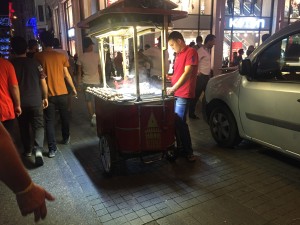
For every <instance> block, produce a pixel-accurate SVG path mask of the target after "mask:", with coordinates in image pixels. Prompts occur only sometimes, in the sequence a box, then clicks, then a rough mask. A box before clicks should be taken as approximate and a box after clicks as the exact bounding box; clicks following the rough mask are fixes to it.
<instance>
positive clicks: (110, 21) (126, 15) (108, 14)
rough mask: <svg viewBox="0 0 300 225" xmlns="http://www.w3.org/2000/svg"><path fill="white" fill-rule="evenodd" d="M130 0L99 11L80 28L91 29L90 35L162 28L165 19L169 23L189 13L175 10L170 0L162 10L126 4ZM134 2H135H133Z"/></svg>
mask: <svg viewBox="0 0 300 225" xmlns="http://www.w3.org/2000/svg"><path fill="white" fill-rule="evenodd" d="M127 1H128V0H119V1H118V2H116V3H114V4H112V5H111V6H109V7H107V8H105V9H103V10H100V11H98V12H97V13H95V14H93V15H91V16H90V17H88V18H86V19H85V20H83V21H81V22H79V23H78V24H77V26H78V27H79V28H86V29H89V33H90V34H93V33H98V34H99V33H105V32H108V31H112V30H117V29H120V28H123V27H129V26H134V25H136V26H146V27H151V26H152V27H153V26H161V25H162V24H163V22H164V17H165V16H167V17H168V22H169V23H170V22H171V21H174V20H178V19H182V18H185V17H187V15H188V14H187V12H185V11H180V10H173V8H176V7H177V5H176V4H175V3H173V2H171V1H169V0H164V1H163V7H162V8H142V7H139V6H136V5H134V4H132V2H131V1H132V0H131V1H129V2H131V3H130V4H128V3H126V2H127ZM133 2H134V1H133Z"/></svg>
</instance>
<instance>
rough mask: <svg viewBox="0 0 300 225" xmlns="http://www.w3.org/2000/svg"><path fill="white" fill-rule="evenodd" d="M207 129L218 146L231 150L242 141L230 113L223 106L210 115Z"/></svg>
mask: <svg viewBox="0 0 300 225" xmlns="http://www.w3.org/2000/svg"><path fill="white" fill-rule="evenodd" d="M209 127H210V131H211V134H212V136H213V138H214V139H215V141H216V142H217V143H218V145H219V146H221V147H225V148H233V147H234V146H236V145H238V144H239V143H240V142H241V141H242V139H241V137H240V135H239V131H238V127H237V124H236V121H235V118H234V116H233V114H232V112H231V111H230V110H229V109H228V108H227V107H226V106H224V105H218V106H216V107H215V108H214V109H213V110H212V113H211V114H210V117H209Z"/></svg>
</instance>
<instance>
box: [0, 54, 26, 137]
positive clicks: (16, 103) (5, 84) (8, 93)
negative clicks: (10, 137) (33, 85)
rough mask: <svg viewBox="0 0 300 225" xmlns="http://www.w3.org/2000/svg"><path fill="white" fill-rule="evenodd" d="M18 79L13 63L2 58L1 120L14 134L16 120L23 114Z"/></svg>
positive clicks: (0, 80) (0, 72)
mask: <svg viewBox="0 0 300 225" xmlns="http://www.w3.org/2000/svg"><path fill="white" fill-rule="evenodd" d="M21 113H22V110H21V101H20V91H19V86H18V80H17V76H16V73H15V69H14V67H13V65H12V64H11V63H10V62H9V61H7V60H5V59H3V58H0V121H1V122H2V123H3V125H4V127H5V128H6V129H7V130H8V131H9V133H10V134H13V131H14V127H13V126H14V120H15V118H16V116H19V115H21Z"/></svg>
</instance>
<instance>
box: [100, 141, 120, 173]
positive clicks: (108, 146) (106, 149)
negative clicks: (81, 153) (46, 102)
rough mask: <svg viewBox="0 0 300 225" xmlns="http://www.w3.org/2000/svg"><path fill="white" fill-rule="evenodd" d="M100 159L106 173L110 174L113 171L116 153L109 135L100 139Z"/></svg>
mask: <svg viewBox="0 0 300 225" xmlns="http://www.w3.org/2000/svg"><path fill="white" fill-rule="evenodd" d="M99 149H100V157H101V161H102V165H103V169H104V171H105V173H107V174H109V173H111V171H112V168H113V164H114V162H115V160H116V151H115V148H114V145H113V141H112V138H111V137H110V136H108V135H105V136H101V137H100V138H99Z"/></svg>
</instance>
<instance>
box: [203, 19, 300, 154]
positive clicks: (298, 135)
mask: <svg viewBox="0 0 300 225" xmlns="http://www.w3.org/2000/svg"><path fill="white" fill-rule="evenodd" d="M203 115H204V118H205V119H206V121H207V122H208V124H209V126H210V130H211V134H212V136H213V138H214V139H215V141H216V142H217V143H218V144H219V145H220V146H222V147H233V146H235V145H237V144H239V143H240V142H241V140H242V139H248V140H251V141H254V142H257V143H260V144H262V145H264V146H268V147H270V148H272V149H275V150H278V151H281V152H284V153H287V154H289V155H293V156H296V157H298V158H300V21H298V22H295V23H293V24H291V25H289V26H287V27H285V28H283V29H281V30H280V31H279V32H277V33H275V34H274V35H272V36H271V37H269V38H268V39H267V40H266V41H265V42H264V43H263V44H262V45H261V46H259V47H258V48H257V49H256V50H255V51H254V52H253V53H252V54H251V55H250V57H249V59H245V60H243V61H242V62H241V63H240V65H239V69H238V70H236V71H234V72H231V73H228V74H223V75H219V76H215V77H213V78H212V79H210V81H209V82H208V85H207V88H206V92H205V96H204V99H203Z"/></svg>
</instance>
